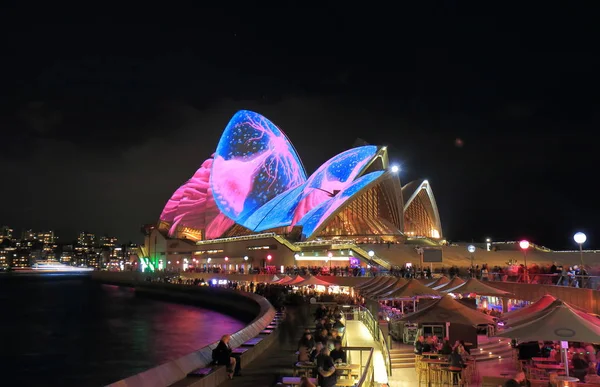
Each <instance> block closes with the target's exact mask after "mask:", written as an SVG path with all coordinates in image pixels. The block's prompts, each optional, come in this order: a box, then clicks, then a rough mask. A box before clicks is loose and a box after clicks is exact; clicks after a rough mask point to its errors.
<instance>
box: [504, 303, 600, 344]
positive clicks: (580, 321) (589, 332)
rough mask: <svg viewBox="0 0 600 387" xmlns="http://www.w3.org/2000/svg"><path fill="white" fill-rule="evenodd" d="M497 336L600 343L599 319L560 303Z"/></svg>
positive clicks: (527, 339) (531, 339)
mask: <svg viewBox="0 0 600 387" xmlns="http://www.w3.org/2000/svg"><path fill="white" fill-rule="evenodd" d="M557 301H560V300H557ZM497 336H500V337H509V338H513V339H518V340H520V341H538V340H552V341H580V342H586V343H595V344H597V343H600V320H599V319H597V318H596V317H594V316H591V315H589V314H586V313H583V312H580V311H577V310H575V309H574V308H572V307H571V306H570V305H568V304H565V303H561V304H559V305H557V306H555V307H553V308H550V310H549V311H548V312H547V313H544V314H542V315H541V316H539V318H537V319H535V320H533V321H529V322H527V323H524V324H519V325H517V326H515V327H513V328H511V329H507V330H506V331H504V332H501V333H499V334H498V335H497Z"/></svg>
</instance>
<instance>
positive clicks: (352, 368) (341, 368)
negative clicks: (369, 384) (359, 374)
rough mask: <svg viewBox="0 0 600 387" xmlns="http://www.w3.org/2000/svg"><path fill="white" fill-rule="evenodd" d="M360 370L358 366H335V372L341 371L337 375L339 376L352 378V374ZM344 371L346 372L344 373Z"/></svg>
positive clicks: (342, 364)
mask: <svg viewBox="0 0 600 387" xmlns="http://www.w3.org/2000/svg"><path fill="white" fill-rule="evenodd" d="M359 368H360V365H359V364H345V363H337V364H335V370H336V371H341V372H340V373H339V374H338V375H341V376H352V374H353V372H352V371H356V370H358V369H359ZM346 371H348V372H347V373H346Z"/></svg>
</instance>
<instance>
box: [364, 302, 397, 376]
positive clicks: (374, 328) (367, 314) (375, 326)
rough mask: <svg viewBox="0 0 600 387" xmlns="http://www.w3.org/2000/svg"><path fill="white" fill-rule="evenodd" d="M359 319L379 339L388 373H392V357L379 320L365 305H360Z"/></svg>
mask: <svg viewBox="0 0 600 387" xmlns="http://www.w3.org/2000/svg"><path fill="white" fill-rule="evenodd" d="M358 319H359V320H360V321H361V322H362V323H363V324H365V326H366V327H367V329H368V330H369V332H371V336H373V339H374V340H375V341H378V342H379V344H380V345H381V353H382V355H383V361H384V362H385V368H386V370H387V373H388V375H392V357H391V354H390V349H389V347H388V344H387V341H386V339H385V336H384V335H383V332H381V328H380V327H379V321H377V320H376V319H375V318H374V317H373V315H372V314H371V311H370V310H369V309H367V308H365V307H363V306H359V307H358Z"/></svg>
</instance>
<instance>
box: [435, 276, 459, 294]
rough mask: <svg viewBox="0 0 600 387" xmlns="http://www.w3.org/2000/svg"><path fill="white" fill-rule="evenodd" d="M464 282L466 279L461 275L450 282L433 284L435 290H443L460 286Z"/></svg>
mask: <svg viewBox="0 0 600 387" xmlns="http://www.w3.org/2000/svg"><path fill="white" fill-rule="evenodd" d="M464 283H465V280H463V279H462V278H460V277H454V278H452V279H451V280H450V281H449V282H446V283H443V284H441V285H436V286H432V288H434V289H435V290H439V291H442V290H444V289H452V288H455V287H457V286H460V285H462V284H464Z"/></svg>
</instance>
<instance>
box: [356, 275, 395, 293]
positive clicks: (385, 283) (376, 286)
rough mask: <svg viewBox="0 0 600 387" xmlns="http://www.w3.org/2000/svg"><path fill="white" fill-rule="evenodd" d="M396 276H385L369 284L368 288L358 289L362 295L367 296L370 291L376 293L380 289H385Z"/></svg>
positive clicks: (391, 283) (393, 281) (392, 282)
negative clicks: (381, 279) (379, 280)
mask: <svg viewBox="0 0 600 387" xmlns="http://www.w3.org/2000/svg"><path fill="white" fill-rule="evenodd" d="M397 280H398V277H391V276H386V277H385V280H384V281H381V282H379V283H376V284H374V285H373V286H369V287H368V288H364V289H362V290H361V291H360V293H361V294H362V295H363V296H367V297H368V296H369V295H370V294H371V293H377V292H378V291H379V290H381V289H385V288H387V287H388V286H392V285H393V284H394V283H396V281H397Z"/></svg>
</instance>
